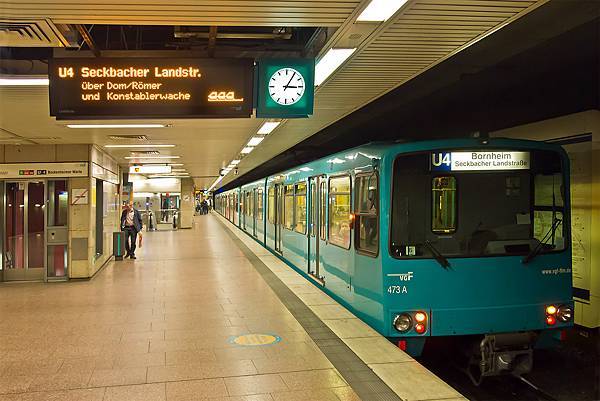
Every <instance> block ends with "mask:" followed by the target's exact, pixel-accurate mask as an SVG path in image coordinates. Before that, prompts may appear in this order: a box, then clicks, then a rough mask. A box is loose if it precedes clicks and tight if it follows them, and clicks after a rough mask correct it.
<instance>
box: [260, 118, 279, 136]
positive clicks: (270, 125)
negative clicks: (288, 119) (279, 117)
mask: <svg viewBox="0 0 600 401" xmlns="http://www.w3.org/2000/svg"><path fill="white" fill-rule="evenodd" d="M279 124H281V121H266V122H265V123H264V124H263V125H262V126H261V127H260V128H259V129H258V132H257V134H259V135H269V134H270V133H271V132H273V130H274V129H275V128H277V126H278V125H279Z"/></svg>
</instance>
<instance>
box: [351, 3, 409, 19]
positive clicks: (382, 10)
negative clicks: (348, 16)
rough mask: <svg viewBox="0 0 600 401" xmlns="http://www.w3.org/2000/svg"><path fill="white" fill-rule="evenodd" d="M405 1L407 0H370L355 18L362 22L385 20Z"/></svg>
mask: <svg viewBox="0 0 600 401" xmlns="http://www.w3.org/2000/svg"><path fill="white" fill-rule="evenodd" d="M406 2H407V0H371V2H370V3H369V5H368V6H367V8H365V9H364V10H363V12H362V13H360V15H359V16H358V18H357V19H356V20H357V21H362V22H383V21H387V20H388V19H389V18H390V17H391V16H392V15H394V14H396V11H398V10H399V9H400V7H402V6H403V5H404V4H406Z"/></svg>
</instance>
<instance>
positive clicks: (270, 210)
mask: <svg viewBox="0 0 600 401" xmlns="http://www.w3.org/2000/svg"><path fill="white" fill-rule="evenodd" d="M268 195H269V196H268V199H267V219H268V220H269V223H271V224H275V188H274V187H269V192H268Z"/></svg>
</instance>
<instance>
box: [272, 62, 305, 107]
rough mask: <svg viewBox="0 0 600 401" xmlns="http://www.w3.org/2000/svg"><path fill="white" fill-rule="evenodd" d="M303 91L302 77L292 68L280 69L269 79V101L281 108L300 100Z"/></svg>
mask: <svg viewBox="0 0 600 401" xmlns="http://www.w3.org/2000/svg"><path fill="white" fill-rule="evenodd" d="M305 89H306V85H305V83H304V77H303V76H302V74H300V73H299V72H298V71H297V70H295V69H293V68H289V67H286V68H281V69H279V70H277V71H275V73H274V74H273V75H271V78H270V79H269V95H270V96H271V99H273V101H275V102H276V103H278V104H281V105H283V106H289V105H292V104H294V103H296V102H297V101H298V100H300V99H301V98H302V96H303V95H304V90H305Z"/></svg>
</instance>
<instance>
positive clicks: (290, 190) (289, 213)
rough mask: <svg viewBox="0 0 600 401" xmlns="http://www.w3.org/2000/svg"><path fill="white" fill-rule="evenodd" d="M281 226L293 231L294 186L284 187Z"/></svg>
mask: <svg viewBox="0 0 600 401" xmlns="http://www.w3.org/2000/svg"><path fill="white" fill-rule="evenodd" d="M283 206H284V211H283V226H284V227H285V228H287V229H288V230H293V229H294V186H293V185H286V186H285V187H284V201H283Z"/></svg>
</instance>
